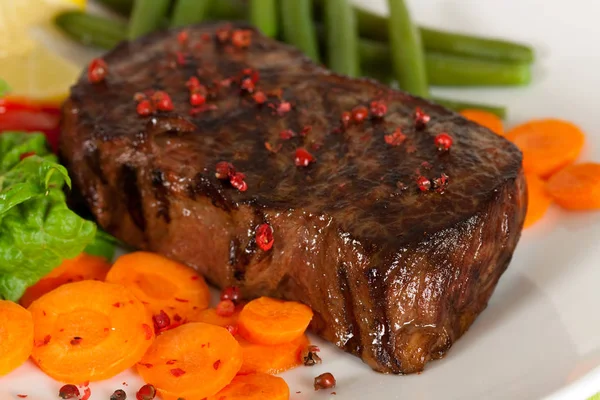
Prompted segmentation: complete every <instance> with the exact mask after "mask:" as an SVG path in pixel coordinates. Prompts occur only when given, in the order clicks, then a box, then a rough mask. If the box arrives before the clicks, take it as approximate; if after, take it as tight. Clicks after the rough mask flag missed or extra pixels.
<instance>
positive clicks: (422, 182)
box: [417, 175, 431, 192]
mask: <svg viewBox="0 0 600 400" xmlns="http://www.w3.org/2000/svg"><path fill="white" fill-rule="evenodd" d="M417 187H418V188H419V190H420V191H421V192H426V191H428V190H429V189H431V181H430V180H429V179H427V178H426V177H424V176H422V175H421V176H419V177H418V178H417Z"/></svg>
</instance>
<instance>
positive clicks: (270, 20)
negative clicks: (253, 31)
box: [250, 0, 279, 37]
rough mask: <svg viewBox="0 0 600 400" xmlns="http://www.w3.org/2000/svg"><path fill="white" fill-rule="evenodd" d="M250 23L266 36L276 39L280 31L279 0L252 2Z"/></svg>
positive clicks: (257, 0)
mask: <svg viewBox="0 0 600 400" xmlns="http://www.w3.org/2000/svg"><path fill="white" fill-rule="evenodd" d="M250 22H252V24H253V25H254V26H256V27H257V28H258V29H259V30H260V31H261V32H262V33H264V34H265V35H267V36H269V37H276V36H277V33H278V31H279V25H278V23H279V18H278V15H277V0H250Z"/></svg>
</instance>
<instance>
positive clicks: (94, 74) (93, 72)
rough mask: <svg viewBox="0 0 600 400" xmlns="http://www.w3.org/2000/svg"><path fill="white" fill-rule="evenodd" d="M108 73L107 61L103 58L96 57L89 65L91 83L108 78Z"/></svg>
mask: <svg viewBox="0 0 600 400" xmlns="http://www.w3.org/2000/svg"><path fill="white" fill-rule="evenodd" d="M107 74H108V65H106V61H104V60H103V59H101V58H94V59H93V60H92V62H90V65H88V72H87V75H88V80H89V81H90V82H91V83H99V82H102V81H103V80H104V78H106V75H107Z"/></svg>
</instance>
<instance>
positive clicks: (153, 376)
mask: <svg viewBox="0 0 600 400" xmlns="http://www.w3.org/2000/svg"><path fill="white" fill-rule="evenodd" d="M242 357H243V355H242V348H241V347H240V345H239V343H238V342H237V341H236V340H235V339H234V337H233V336H231V334H230V333H229V332H227V330H226V329H224V328H221V327H220V326H215V325H210V324H205V323H202V322H192V323H188V324H185V325H182V326H180V327H177V328H175V329H172V330H170V331H167V332H165V333H163V334H162V335H160V336H158V337H157V338H156V340H155V341H154V344H153V345H152V347H150V349H149V350H148V352H147V353H146V355H145V356H144V357H143V358H142V360H141V361H140V363H139V364H138V372H139V373H140V375H141V376H142V378H143V379H144V381H145V382H147V383H150V384H152V385H154V386H155V387H156V389H157V390H158V392H159V393H160V395H161V396H162V397H163V399H164V400H171V399H173V400H176V399H178V398H185V399H190V400H192V399H203V398H204V397H208V396H212V395H214V394H215V393H217V392H218V391H219V390H221V389H223V388H224V387H225V386H227V385H228V384H229V383H230V382H231V380H232V379H233V378H234V377H235V375H236V374H237V372H238V371H239V370H240V367H241V366H242Z"/></svg>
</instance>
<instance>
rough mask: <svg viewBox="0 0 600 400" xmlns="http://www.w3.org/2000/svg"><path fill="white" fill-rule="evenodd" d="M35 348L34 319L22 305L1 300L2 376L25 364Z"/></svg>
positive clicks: (0, 369)
mask: <svg viewBox="0 0 600 400" xmlns="http://www.w3.org/2000/svg"><path fill="white" fill-rule="evenodd" d="M32 348H33V319H32V318H31V313H30V312H29V311H27V310H26V309H24V308H23V307H21V306H20V305H18V304H16V303H13V302H12V301H8V300H0V376H2V375H6V374H8V373H9V372H11V371H12V370H14V369H15V368H17V367H19V366H20V365H21V364H23V363H24V362H25V361H26V360H27V358H29V355H30V354H31V349H32Z"/></svg>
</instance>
